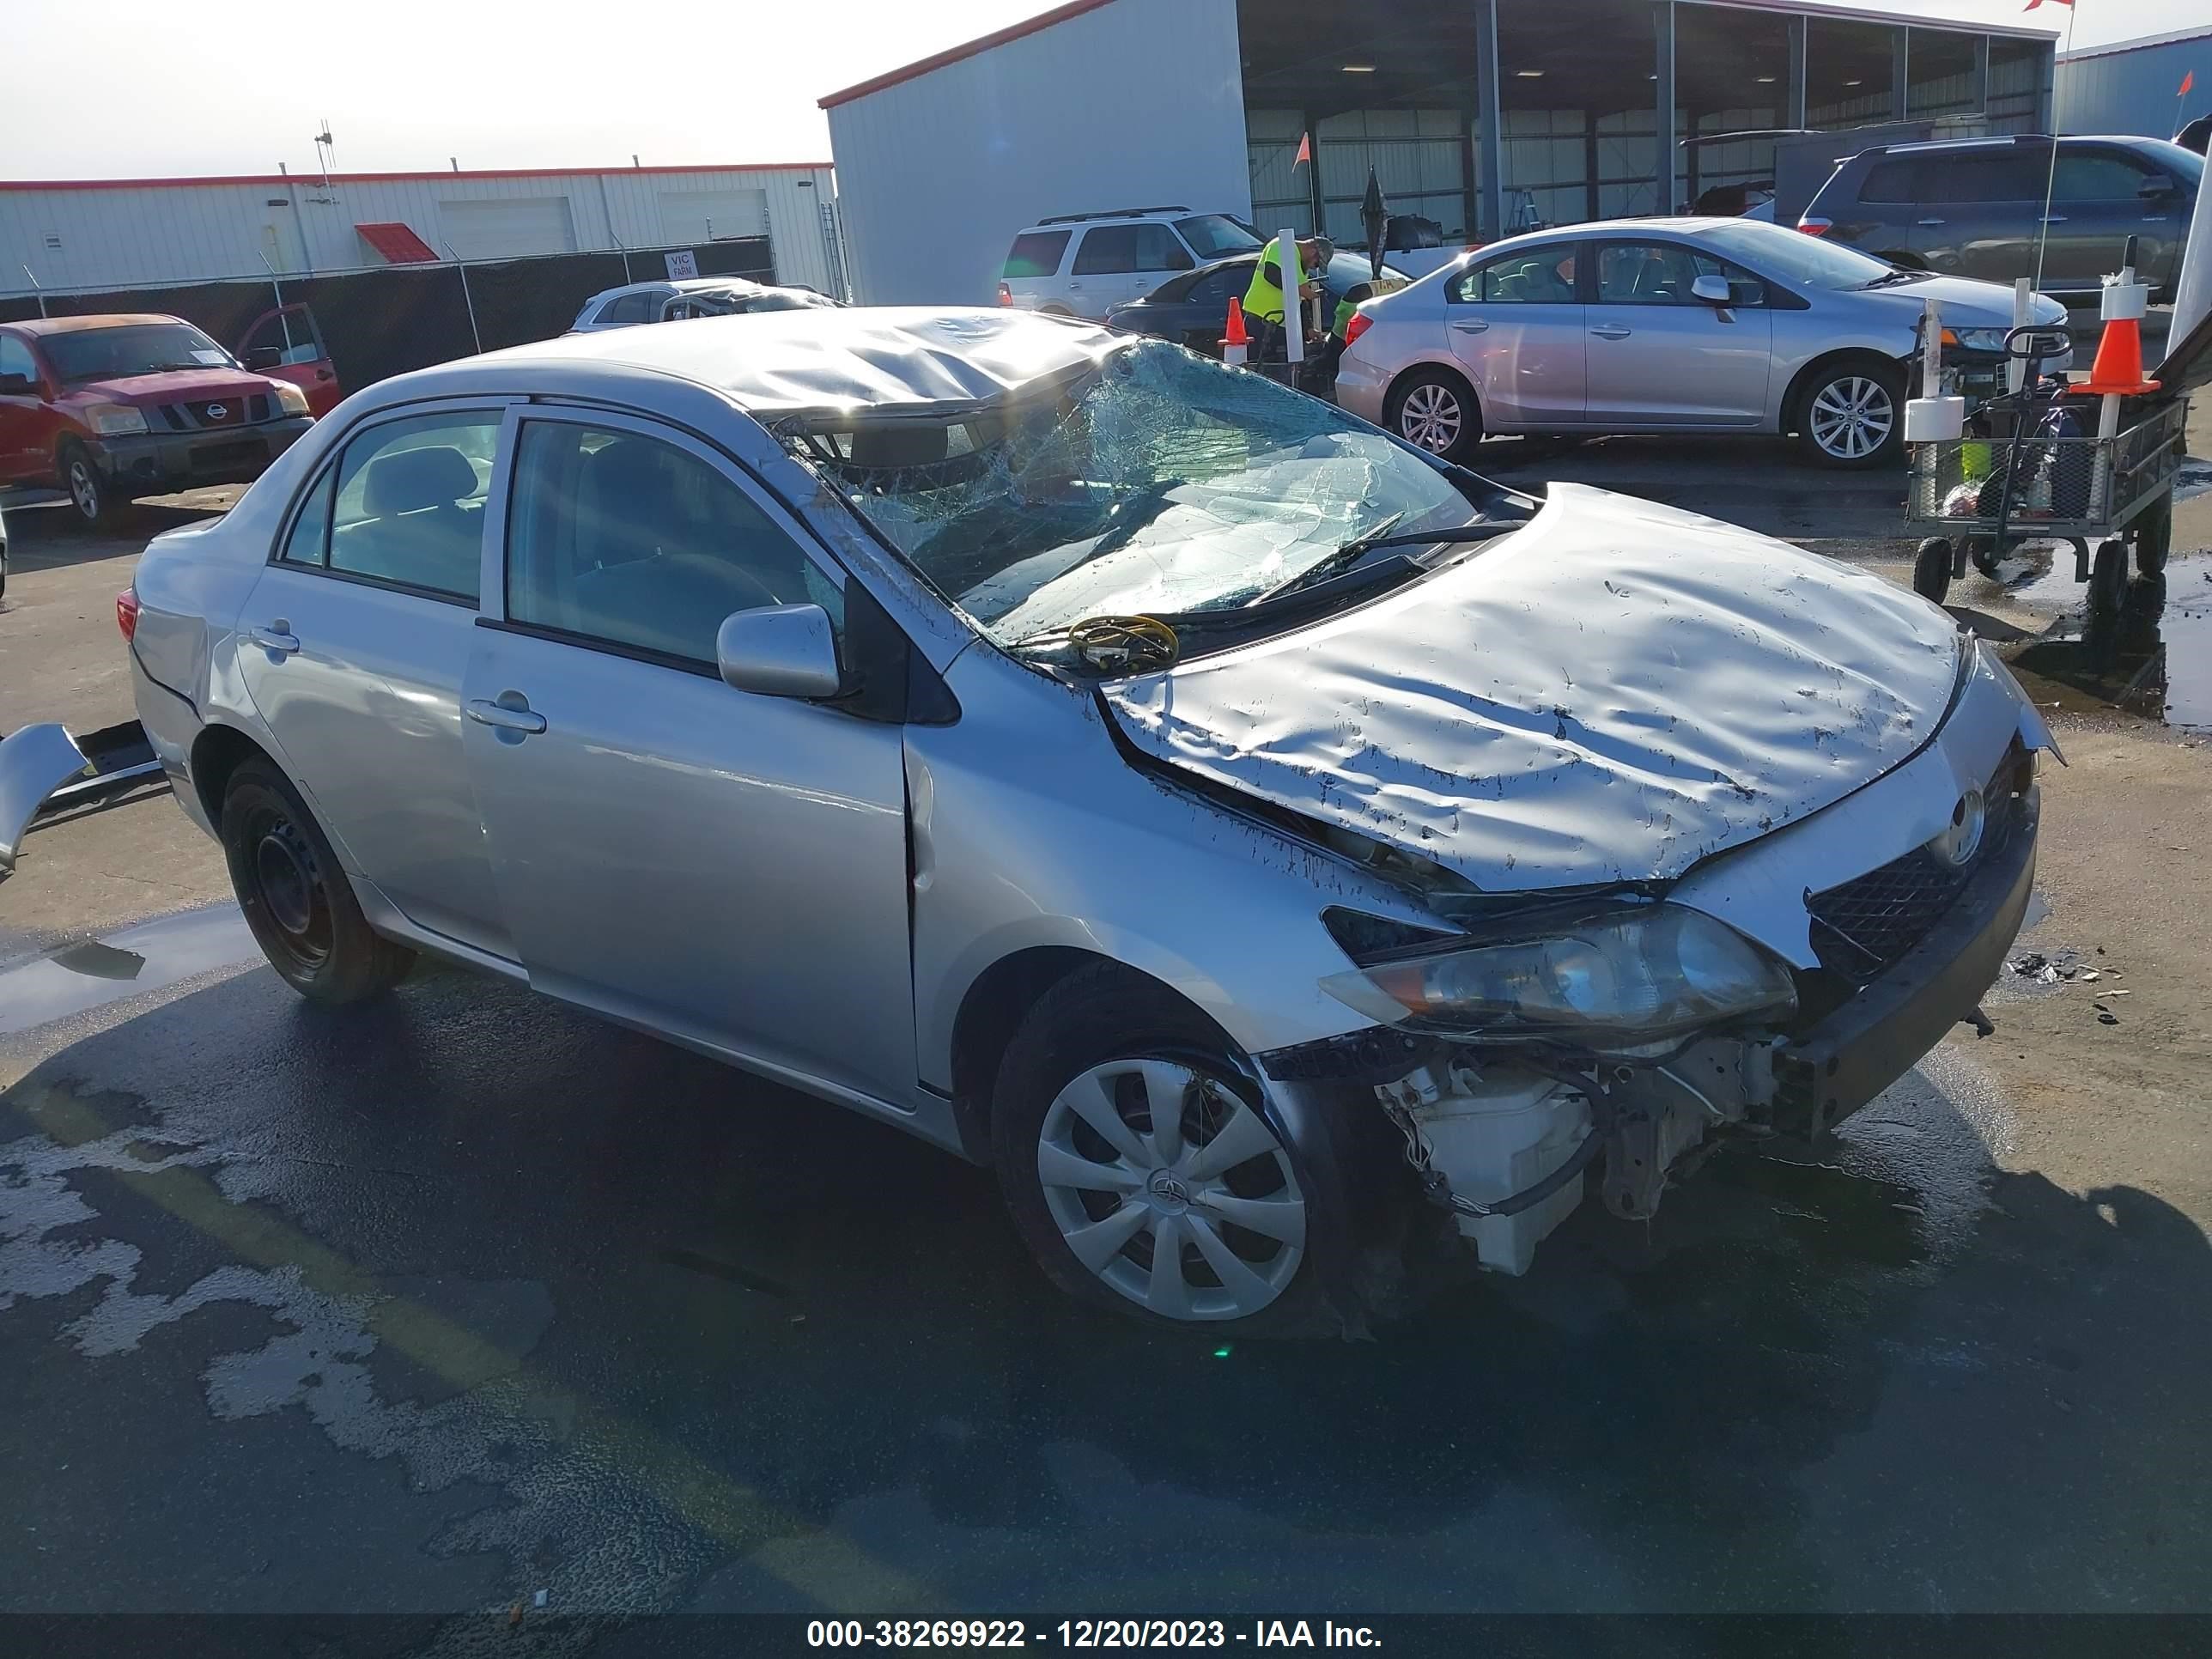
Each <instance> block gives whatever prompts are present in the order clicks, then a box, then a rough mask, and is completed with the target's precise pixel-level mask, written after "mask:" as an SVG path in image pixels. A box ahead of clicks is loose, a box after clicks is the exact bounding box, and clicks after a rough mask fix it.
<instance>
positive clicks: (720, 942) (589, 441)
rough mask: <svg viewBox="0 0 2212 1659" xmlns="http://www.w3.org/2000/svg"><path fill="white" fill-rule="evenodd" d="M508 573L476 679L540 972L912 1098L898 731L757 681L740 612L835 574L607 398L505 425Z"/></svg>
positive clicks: (714, 462) (779, 514)
mask: <svg viewBox="0 0 2212 1659" xmlns="http://www.w3.org/2000/svg"><path fill="white" fill-rule="evenodd" d="M502 453H504V454H506V455H507V456H508V457H510V458H511V459H510V461H509V465H508V470H507V500H506V501H505V503H504V506H503V510H502V513H501V521H502V522H503V523H504V525H505V526H506V530H505V540H504V548H503V569H504V583H503V586H502V588H501V591H499V592H493V593H490V594H488V596H487V604H486V614H485V616H484V617H483V621H482V622H481V623H480V624H479V626H478V627H477V641H476V647H475V650H474V652H473V653H472V654H471V660H470V664H469V669H468V674H467V678H466V683H465V686H464V690H463V699H464V700H463V712H464V714H465V717H466V722H465V724H466V738H465V741H466V744H467V746H468V751H469V757H470V769H471V776H472V777H473V779H474V780H475V783H476V787H477V796H478V799H480V801H481V802H482V803H483V815H484V825H485V829H486V832H487V834H488V836H489V844H490V849H491V857H492V864H493V869H494V873H495V881H496V884H497V886H498V890H499V892H500V896H501V899H502V901H503V902H504V905H505V908H506V910H507V915H509V916H510V917H511V918H512V919H513V933H514V939H515V945H516V953H517V955H518V957H520V960H521V962H522V963H523V965H524V967H525V968H526V969H527V970H528V972H529V975H530V981H531V983H532V984H533V985H535V986H538V987H540V988H542V989H544V990H545V991H548V992H550V993H551V994H554V995H556V996H560V997H562V998H565V999H568V1000H571V1001H574V1002H577V1003H580V1004H583V1005H585V1006H590V1007H593V1008H597V1009H599V1010H601V1011H602V1012H605V1013H608V1014H611V1015H612V1016H614V1017H616V1018H620V1019H624V1020H628V1021H630V1022H632V1023H635V1024H641V1025H645V1026H647V1027H650V1028H652V1029H654V1030H661V1031H665V1032H667V1033H669V1034H670V1035H672V1036H678V1037H680V1038H683V1039H684V1040H686V1041H690V1042H694V1043H696V1044H697V1045H699V1046H702V1047H704V1048H709V1049H712V1050H714V1051H716V1052H719V1053H722V1054H728V1055H730V1056H732V1057H733V1058H737V1059H739V1060H749V1061H751V1062H753V1063H755V1064H756V1065H757V1066H759V1067H760V1068H761V1069H763V1070H766V1071H769V1072H770V1073H783V1074H798V1075H800V1076H802V1077H805V1078H808V1079H821V1080H823V1081H826V1082H829V1083H830V1084H832V1085H839V1086H840V1087H841V1088H842V1089H843V1090H846V1091H852V1092H853V1093H854V1094H857V1095H859V1096H862V1097H866V1100H868V1101H875V1102H884V1101H888V1102H890V1103H893V1104H895V1105H896V1104H899V1103H904V1102H906V1101H908V1100H909V1099H910V1098H911V1097H912V1093H913V1090H914V1080H915V1064H914V1022H913V990H912V975H911V972H910V969H909V962H910V957H909V953H908V933H907V845H906V793H905V763H904V754H903V738H902V731H901V728H900V727H899V726H897V725H896V724H890V723H886V722H884V721H882V720H872V719H869V718H866V717H864V716H863V715H861V714H855V713H852V712H848V710H846V709H844V708H838V707H834V706H831V704H829V703H826V702H809V701H806V700H804V699H803V698H799V697H795V696H793V697H786V696H765V695H762V694H758V693H755V692H749V691H739V690H733V689H732V687H730V686H729V685H727V684H724V683H723V681H722V679H721V678H720V673H719V672H718V671H717V668H716V657H715V637H716V634H717V631H718V629H720V624H721V623H722V622H723V620H724V619H725V618H726V617H728V616H730V615H731V614H732V613H733V612H736V611H745V610H751V609H755V608H757V607H760V606H763V605H791V604H814V605H821V606H822V607H823V609H824V610H825V611H827V612H828V613H829V617H830V618H831V622H832V625H833V629H834V630H835V631H836V633H837V635H838V637H839V640H840V648H841V650H842V649H843V648H844V645H843V617H844V613H845V609H846V606H845V594H844V582H845V577H844V575H843V573H842V571H841V570H839V569H838V568H836V566H835V565H834V563H833V562H831V561H829V559H828V557H827V556H824V555H823V554H822V553H821V552H820V551H819V550H818V549H817V547H816V545H815V544H814V542H813V540H812V538H811V537H810V536H809V535H808V534H807V532H805V529H804V527H803V526H800V525H799V523H798V522H797V521H796V520H793V518H792V517H791V516H790V515H789V514H787V513H785V512H784V511H783V509H782V508H781V506H779V505H778V504H777V503H776V502H775V501H774V500H773V499H772V498H771V497H769V495H768V494H767V493H766V492H765V491H764V490H763V489H761V487H760V486H759V485H758V484H757V483H756V482H755V481H754V480H753V479H752V478H750V477H749V476H748V475H747V474H745V473H744V471H742V470H741V469H739V468H738V467H737V466H735V465H732V463H731V462H730V461H729V460H728V459H726V458H725V457H723V456H722V455H720V453H717V452H716V451H714V450H713V449H712V448H710V447H708V446H707V445H705V444H704V443H702V442H701V441H698V440H696V439H694V438H692V437H690V436H689V435H685V434H682V433H678V432H677V431H674V430H672V429H671V428H665V427H662V426H659V425H658V424H656V423H654V422H649V421H647V420H643V419H639V418H635V417H632V416H628V415H623V414H617V413H613V412H610V411H606V410H564V409H561V408H558V407H553V406H544V405H538V406H532V407H531V408H529V409H527V410H518V411H516V413H515V415H514V416H513V417H511V419H510V421H509V424H508V428H507V435H506V436H505V439H504V441H503V446H502Z"/></svg>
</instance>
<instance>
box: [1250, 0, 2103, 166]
mask: <svg viewBox="0 0 2212 1659" xmlns="http://www.w3.org/2000/svg"><path fill="white" fill-rule="evenodd" d="M2066 3H2067V4H2068V5H2069V6H2070V5H2072V4H2073V3H2074V0H2066ZM1312 164H1313V134H1311V133H1310V132H1302V133H1300V134H1299V135H1298V155H1297V160H1296V161H1292V162H1291V166H1292V167H1310V166H1311V165H1312Z"/></svg>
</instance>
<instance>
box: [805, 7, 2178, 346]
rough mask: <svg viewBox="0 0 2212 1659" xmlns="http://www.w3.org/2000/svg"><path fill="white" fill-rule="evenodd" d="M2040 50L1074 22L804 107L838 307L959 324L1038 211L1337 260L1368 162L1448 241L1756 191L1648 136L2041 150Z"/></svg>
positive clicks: (1566, 27) (1161, 20) (2017, 41)
mask: <svg viewBox="0 0 2212 1659" xmlns="http://www.w3.org/2000/svg"><path fill="white" fill-rule="evenodd" d="M2054 38H2055V37H2054V36H2053V35H2052V34H2051V33H2049V32H2048V31H2046V30H2042V29H2028V28H2011V27H1985V26H1982V25H1978V24H1968V23H1959V24H1946V23H1942V22H1940V21H1930V20H1929V19H1928V18H1926V17H1923V16H1914V17H1905V16H1898V15H1885V14H1881V13H1878V12H1869V11H1863V10H1847V9H1839V8H1835V7H1824V6H1820V5H1814V4H1802V3H1790V0H1328V3H1323V0H1073V3H1071V4H1067V5H1063V6H1061V7H1060V8H1059V9H1056V10H1054V11H1051V12H1048V13H1046V14H1044V15H1042V16H1039V17H1036V18H1034V19H1031V20H1030V21H1029V22H1027V23H1024V24H1019V25H1017V26H1015V27H1012V28H1008V29H1004V30H1001V31H1000V32H999V33H996V34H994V35H989V36H987V37H985V38H984V39H982V40H975V41H971V42H969V43H968V44H967V45H965V46H956V47H954V48H952V49H951V50H950V51H947V52H943V53H940V54H939V55H938V56H937V57H935V58H928V59H926V60H924V61H923V62H921V63H919V64H912V65H910V66H909V67H908V68H906V69H903V70H897V71H896V72H894V73H892V74H890V75H886V76H880V77H878V79H876V80H873V81H870V82H866V83H864V84H862V85H860V86H856V87H852V88H847V89H846V90H844V91H842V92H838V93H833V94H830V95H829V97H827V98H824V99H823V100H822V106H823V108H824V109H825V110H827V111H828V112H829V136H830V147H831V149H832V151H833V153H834V155H835V157H836V167H837V180H838V190H839V191H840V199H841V203H842V211H843V216H844V222H845V230H846V252H847V256H848V260H849V264H850V275H851V278H852V282H853V285H854V290H855V292H856V294H857V295H858V297H860V299H862V300H863V301H870V302H874V303H894V302H902V301H924V302H936V301H967V302H982V301H987V300H988V299H989V298H990V297H991V295H992V292H993V285H994V283H995V281H996V279H997V276H998V273H999V269H1000V262H1001V261H1002V260H1003V258H1005V255H1006V248H1007V246H1008V244H1009V242H1010V241H1011V240H1012V236H1013V234H1014V233H1015V232H1016V231H1017V230H1018V229H1020V228H1022V227H1023V226H1024V225H1025V224H1029V223H1030V222H1034V221H1035V220H1036V219H1039V218H1042V217H1044V216H1048V215H1052V214H1064V213H1073V212H1079V211H1088V210H1102V209H1111V208H1118V207H1129V206H1135V205H1138V204H1154V203H1158V204H1168V203H1175V204H1185V205H1188V206H1189V207H1191V208H1193V209H1195V210H1201V211H1205V210H1212V211H1218V212H1231V213H1234V214H1236V215H1237V216H1240V217H1249V218H1250V219H1251V220H1252V221H1253V222H1255V223H1257V224H1259V225H1260V226H1261V227H1263V228H1267V229H1269V230H1272V229H1274V228H1278V227H1279V226H1282V225H1286V224H1287V225H1291V226H1295V227H1296V228H1298V229H1300V230H1302V231H1303V230H1309V229H1311V228H1314V226H1316V224H1319V225H1320V226H1322V228H1325V229H1326V230H1327V231H1328V234H1330V235H1332V236H1334V237H1335V238H1336V239H1337V240H1339V242H1340V243H1343V244H1352V243H1357V242H1358V241H1359V240H1361V232H1360V229H1359V201H1360V197H1361V194H1362V192H1363V191H1364V189H1365V187H1366V183H1367V174H1368V169H1369V168H1370V167H1373V168H1374V170H1375V172H1376V176H1377V178H1378V179H1380V181H1381V183H1382V185H1383V190H1384V191H1385V192H1386V193H1387V194H1388V196H1389V204H1390V208H1391V210H1392V211H1393V212H1394V213H1412V214H1419V215H1420V216H1424V217H1425V218H1428V219H1431V220H1432V221H1434V222H1436V224H1437V227H1438V229H1439V232H1440V234H1441V236H1442V239H1443V241H1444V242H1445V243H1447V244H1453V245H1456V244H1458V243H1462V242H1466V241H1474V240H1490V239H1492V238H1494V237H1496V236H1498V235H1499V234H1504V233H1505V232H1508V231H1510V230H1512V229H1514V228H1519V227H1522V226H1524V225H1527V224H1530V223H1538V222H1541V223H1566V222H1573V221H1577V220H1583V219H1594V218H1600V217H1611V216H1617V215H1621V214H1632V213H1650V212H1656V211H1667V210H1670V209H1672V208H1673V207H1674V206H1677V205H1680V204H1685V203H1687V202H1690V201H1692V200H1694V199H1695V198H1696V197H1697V196H1698V194H1699V191H1701V190H1703V189H1705V188H1707V187H1709V186H1711V185H1716V184H1723V183H1728V182H1731V181H1749V180H1753V179H1767V178H1771V177H1772V167H1773V158H1772V145H1771V143H1770V142H1768V141H1765V140H1759V139H1751V140H1746V141H1743V142H1740V143H1728V144H1718V145H1708V146H1698V147H1693V148H1684V147H1683V146H1682V145H1681V144H1680V143H1679V142H1669V143H1667V144H1666V145H1664V146H1663V154H1662V146H1661V145H1660V144H1659V143H1658V142H1657V135H1659V134H1661V133H1667V134H1669V135H1671V137H1672V139H1673V140H1674V141H1679V140H1680V139H1682V138H1685V137H1689V136H1691V135H1692V134H1714V133H1724V132H1735V131H1749V130H1756V129H1767V128H1776V127H1806V126H1813V127H1821V128H1826V127H1844V126H1852V125H1865V124H1868V123H1870V122H1875V121H1887V120H1892V119H1917V118H1965V119H1966V122H1967V123H1968V124H1969V125H1970V126H1971V127H1972V128H1975V129H1978V130H1982V131H1995V132H2026V131H2038V130H2042V131H2048V130H2049V118H2050V108H2051V103H2050V100H2051V72H2052V43H2053V40H2054ZM2170 95H2171V93H2170V89H2169V96H2170ZM1308 135H1310V145H1311V155H1312V161H1311V165H1310V166H1298V165H1295V163H1296V158H1297V152H1298V148H1299V143H1300V139H1301V137H1303V136H1308ZM1670 163H1671V167H1670V165H1669V164H1670Z"/></svg>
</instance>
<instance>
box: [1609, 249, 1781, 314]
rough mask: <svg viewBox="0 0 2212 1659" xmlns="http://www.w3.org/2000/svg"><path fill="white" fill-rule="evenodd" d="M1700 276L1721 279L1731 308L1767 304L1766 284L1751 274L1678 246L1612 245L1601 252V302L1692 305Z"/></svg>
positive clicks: (1695, 303) (1610, 303)
mask: <svg viewBox="0 0 2212 1659" xmlns="http://www.w3.org/2000/svg"><path fill="white" fill-rule="evenodd" d="M1700 276H1719V277H1723V278H1724V279H1725V280H1726V281H1727V283H1728V285H1729V304H1730V305H1733V306H1739V307H1741V306H1756V305H1764V304H1765V301H1766V285H1765V283H1762V282H1760V281H1759V278H1758V277H1756V276H1753V275H1752V274H1751V273H1750V272H1749V271H1747V270H1739V269H1737V268H1735V266H1732V265H1729V264H1723V262H1722V261H1720V260H1718V259H1716V258H1713V256H1712V255H1711V254H1710V253H1705V252H1699V250H1698V249H1696V248H1693V247H1686V246H1683V245H1682V244H1681V243H1680V242H1608V243H1607V244H1606V245H1605V246H1603V247H1601V248H1600V249H1599V250H1598V251H1597V302H1598V303H1599V304H1600V305H1601V306H1694V305H1703V304H1704V303H1705V301H1702V300H1700V299H1699V298H1698V296H1697V295H1695V294H1694V293H1693V292H1692V291H1691V290H1692V284H1693V283H1695V282H1696V281H1697V279H1698V278H1699V277H1700Z"/></svg>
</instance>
